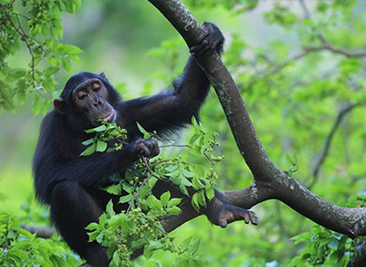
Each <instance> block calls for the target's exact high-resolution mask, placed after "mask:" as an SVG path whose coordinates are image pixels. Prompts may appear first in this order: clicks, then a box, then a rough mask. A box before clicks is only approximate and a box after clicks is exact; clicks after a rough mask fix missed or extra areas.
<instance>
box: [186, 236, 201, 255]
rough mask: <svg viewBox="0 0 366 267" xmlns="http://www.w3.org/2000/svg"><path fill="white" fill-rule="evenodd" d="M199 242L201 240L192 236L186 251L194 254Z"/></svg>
mask: <svg viewBox="0 0 366 267" xmlns="http://www.w3.org/2000/svg"><path fill="white" fill-rule="evenodd" d="M200 242H201V240H200V239H199V238H192V240H191V242H190V244H189V247H188V252H189V253H190V254H191V255H194V254H195V253H196V252H197V250H198V247H199V245H200Z"/></svg>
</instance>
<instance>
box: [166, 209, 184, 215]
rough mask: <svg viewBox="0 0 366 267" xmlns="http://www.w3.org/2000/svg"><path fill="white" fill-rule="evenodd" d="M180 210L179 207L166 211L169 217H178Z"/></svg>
mask: <svg viewBox="0 0 366 267" xmlns="http://www.w3.org/2000/svg"><path fill="white" fill-rule="evenodd" d="M181 211H182V210H181V209H180V208H179V207H171V208H168V209H167V212H168V214H169V215H178V214H179V213H180V212H181Z"/></svg>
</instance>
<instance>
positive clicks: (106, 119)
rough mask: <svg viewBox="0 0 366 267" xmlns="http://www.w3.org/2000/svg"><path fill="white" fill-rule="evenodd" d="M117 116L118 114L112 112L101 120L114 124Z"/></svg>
mask: <svg viewBox="0 0 366 267" xmlns="http://www.w3.org/2000/svg"><path fill="white" fill-rule="evenodd" d="M115 114H116V112H115V111H114V110H112V111H111V112H110V113H108V114H107V115H106V116H104V117H102V118H100V119H101V120H105V121H110V122H114V120H115Z"/></svg>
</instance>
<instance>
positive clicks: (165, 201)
mask: <svg viewBox="0 0 366 267" xmlns="http://www.w3.org/2000/svg"><path fill="white" fill-rule="evenodd" d="M169 199H170V192H169V191H166V192H165V193H164V194H162V195H161V196H160V200H161V204H163V206H166V205H168V203H169Z"/></svg>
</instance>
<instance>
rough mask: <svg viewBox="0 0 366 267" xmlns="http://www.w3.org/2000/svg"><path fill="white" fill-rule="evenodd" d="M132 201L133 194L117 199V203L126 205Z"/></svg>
mask: <svg viewBox="0 0 366 267" xmlns="http://www.w3.org/2000/svg"><path fill="white" fill-rule="evenodd" d="M132 199H133V194H128V195H125V196H123V197H121V198H120V199H119V203H127V202H130V201H131V200H132Z"/></svg>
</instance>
